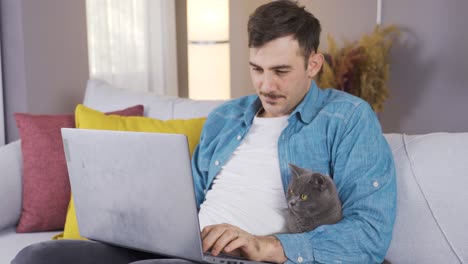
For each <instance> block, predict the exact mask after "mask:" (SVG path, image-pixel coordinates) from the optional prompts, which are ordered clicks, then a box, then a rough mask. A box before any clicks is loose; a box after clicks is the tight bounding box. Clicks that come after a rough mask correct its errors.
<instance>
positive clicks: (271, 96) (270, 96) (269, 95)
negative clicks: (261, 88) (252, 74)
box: [260, 92, 284, 99]
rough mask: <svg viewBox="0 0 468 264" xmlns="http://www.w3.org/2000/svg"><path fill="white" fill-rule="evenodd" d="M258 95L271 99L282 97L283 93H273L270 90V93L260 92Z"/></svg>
mask: <svg viewBox="0 0 468 264" xmlns="http://www.w3.org/2000/svg"><path fill="white" fill-rule="evenodd" d="M260 95H261V96H265V97H268V98H272V99H276V98H280V97H284V96H283V95H281V94H277V93H274V92H271V93H265V92H260Z"/></svg>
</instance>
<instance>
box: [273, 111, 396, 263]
mask: <svg viewBox="0 0 468 264" xmlns="http://www.w3.org/2000/svg"><path fill="white" fill-rule="evenodd" d="M339 133H340V134H341V137H340V139H335V142H334V144H333V147H332V164H331V165H332V174H333V178H334V181H335V183H336V185H337V189H338V192H339V195H340V199H341V201H342V203H343V219H342V221H340V222H339V223H337V224H334V225H327V226H319V227H317V228H316V229H315V230H313V231H311V232H308V233H302V234H279V235H276V237H277V238H278V239H279V240H280V242H281V244H282V246H283V248H284V251H285V254H286V256H287V258H288V260H289V261H291V262H295V263H303V262H314V261H315V262H319V263H378V262H381V261H382V260H383V258H384V256H385V253H386V251H387V249H388V247H389V245H390V240H391V236H392V230H393V224H394V219H395V209H396V179H395V168H394V163H393V156H392V153H391V151H390V149H389V147H388V144H387V142H386V140H385V138H384V137H383V135H382V132H381V129H380V124H379V122H378V120H377V118H376V117H375V114H374V113H373V111H372V109H371V108H370V107H369V106H368V104H361V105H360V106H359V107H358V108H357V109H356V111H355V113H353V115H352V116H351V117H350V119H349V120H347V123H346V125H345V129H343V130H342V131H339Z"/></svg>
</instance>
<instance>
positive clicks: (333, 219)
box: [286, 164, 343, 233]
mask: <svg viewBox="0 0 468 264" xmlns="http://www.w3.org/2000/svg"><path fill="white" fill-rule="evenodd" d="M289 168H290V169H291V177H292V179H291V181H290V183H289V187H288V193H287V202H288V215H287V217H286V225H287V227H288V229H289V232H290V233H302V232H308V231H311V230H313V229H315V228H316V227H318V226H320V225H331V224H335V223H337V222H339V221H340V220H341V218H342V217H343V215H342V207H341V201H340V198H339V197H338V192H337V190H336V186H335V183H334V182H333V180H332V179H331V177H329V176H327V175H323V174H320V173H316V172H313V171H310V170H307V169H303V168H300V167H298V166H295V165H293V164H289ZM301 195H307V199H306V200H305V201H304V200H302V199H301Z"/></svg>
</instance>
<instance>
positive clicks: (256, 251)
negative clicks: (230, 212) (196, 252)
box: [201, 224, 287, 263]
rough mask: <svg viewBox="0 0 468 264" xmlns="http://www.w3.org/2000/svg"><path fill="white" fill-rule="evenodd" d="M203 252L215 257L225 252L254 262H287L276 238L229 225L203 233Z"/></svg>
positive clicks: (221, 225) (211, 228) (206, 230)
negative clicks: (209, 251) (250, 232)
mask: <svg viewBox="0 0 468 264" xmlns="http://www.w3.org/2000/svg"><path fill="white" fill-rule="evenodd" d="M201 237H202V240H203V252H207V251H208V250H211V254H212V255H213V256H217V255H218V254H219V253H221V252H223V253H226V254H231V255H236V256H242V257H245V258H246V259H249V260H254V261H268V262H274V263H284V262H286V260H287V259H286V256H285V255H284V251H283V247H282V246H281V243H280V241H279V240H278V239H276V237H274V236H254V235H251V234H249V233H247V232H246V231H244V230H242V229H240V228H238V227H236V226H233V225H229V224H219V225H212V226H207V227H205V228H203V231H202V233H201Z"/></svg>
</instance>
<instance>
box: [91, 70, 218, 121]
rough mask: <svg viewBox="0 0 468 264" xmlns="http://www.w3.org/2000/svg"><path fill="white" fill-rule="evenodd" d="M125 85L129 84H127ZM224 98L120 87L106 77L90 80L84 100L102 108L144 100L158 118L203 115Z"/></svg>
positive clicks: (148, 111) (149, 112)
mask: <svg viewBox="0 0 468 264" xmlns="http://www.w3.org/2000/svg"><path fill="white" fill-rule="evenodd" d="M127 88H128V87H127ZM222 102H223V101H211V100H191V99H186V98H179V97H169V96H161V95H158V94H156V93H150V92H141V91H133V90H128V89H119V88H118V87H115V86H113V85H111V84H109V83H107V82H105V81H101V80H97V79H95V80H89V81H88V83H87V86H86V93H85V98H84V101H83V104H84V105H86V106H88V107H91V108H93V109H96V110H99V111H102V112H105V111H109V110H111V109H118V108H121V107H123V106H126V105H132V104H143V105H144V106H145V114H144V115H145V116H147V117H152V118H156V119H161V120H169V119H190V118H198V117H206V116H208V114H209V113H210V112H211V110H213V109H214V108H215V107H216V106H218V105H220V104H221V103H222Z"/></svg>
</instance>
